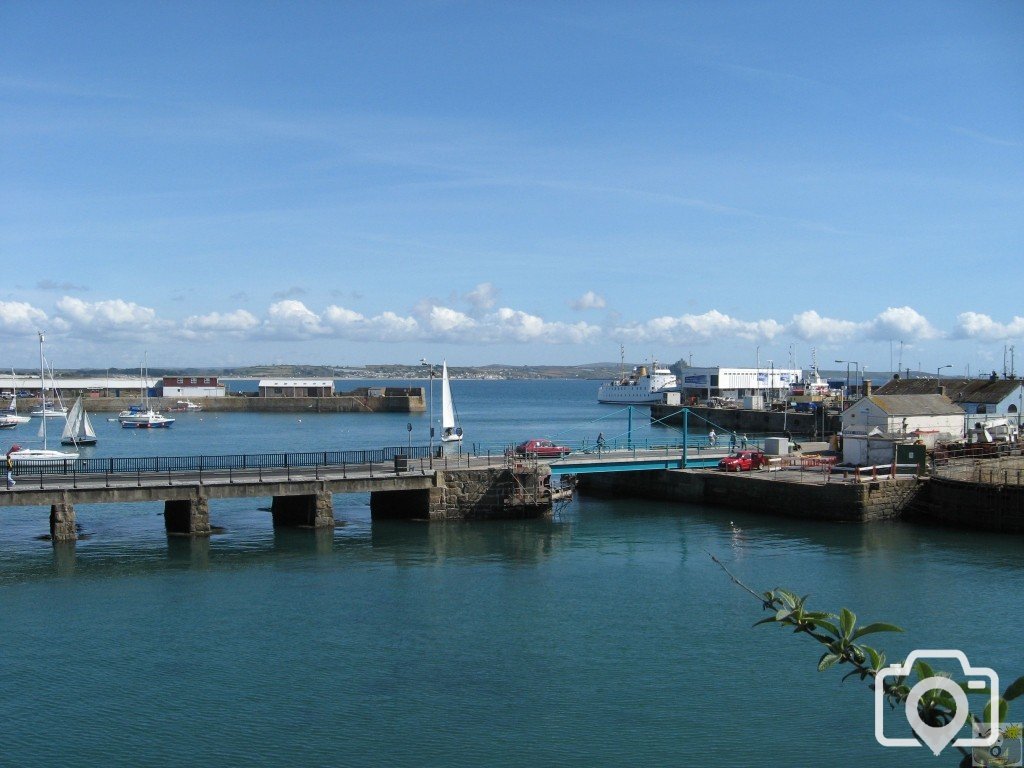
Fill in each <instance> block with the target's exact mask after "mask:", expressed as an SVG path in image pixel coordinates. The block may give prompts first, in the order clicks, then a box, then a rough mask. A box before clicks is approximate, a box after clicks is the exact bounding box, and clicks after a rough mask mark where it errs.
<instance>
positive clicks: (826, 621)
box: [708, 553, 1024, 765]
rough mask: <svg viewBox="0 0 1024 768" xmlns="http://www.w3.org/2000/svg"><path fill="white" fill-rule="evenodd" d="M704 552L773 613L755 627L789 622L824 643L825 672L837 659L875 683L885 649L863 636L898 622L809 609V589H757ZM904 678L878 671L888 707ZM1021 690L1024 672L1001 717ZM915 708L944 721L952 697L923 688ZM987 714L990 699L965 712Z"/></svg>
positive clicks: (929, 719) (917, 670) (821, 663)
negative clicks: (974, 710) (982, 707)
mask: <svg viewBox="0 0 1024 768" xmlns="http://www.w3.org/2000/svg"><path fill="white" fill-rule="evenodd" d="M708 555H709V557H711V559H712V560H713V561H714V562H715V563H716V564H717V565H718V566H719V567H720V568H721V569H722V570H723V571H725V573H726V574H727V575H728V576H729V578H730V579H731V580H732V582H733V583H734V584H736V585H737V586H739V587H740V588H741V589H743V590H744V591H745V592H747V593H748V594H750V595H751V596H752V597H754V598H755V599H756V600H757V601H758V602H760V603H761V607H762V609H763V610H765V611H768V612H770V613H771V615H770V616H766V617H765V618H763V619H761V620H760V621H757V622H755V623H754V626H755V627H756V626H758V625H760V624H779V625H781V626H784V627H786V628H792V630H793V633H794V634H802V635H806V636H808V637H810V638H812V639H813V640H815V641H816V642H817V643H819V644H820V645H822V646H824V651H823V653H822V654H821V657H820V658H819V659H818V671H819V672H824V671H825V670H827V669H829V668H830V667H833V666H835V665H837V664H838V665H842V664H848V665H850V667H852V669H851V670H850V671H849V672H847V673H846V674H845V675H844V676H843V680H844V681H845V680H847V679H848V678H851V677H858V678H859V679H860V680H862V681H864V680H868V679H870V682H869V684H868V685H869V687H870V688H871V689H872V690H874V688H875V686H876V685H878V684H879V673H880V672H884V671H885V670H886V657H885V653H883V652H882V651H879V650H877V649H875V648H873V647H872V646H869V645H866V644H865V643H864V642H862V640H861V638H864V637H866V636H868V635H873V634H878V633H882V632H902V631H903V629H902V628H901V627H898V626H896V625H895V624H887V623H885V622H874V623H872V624H865V625H863V626H857V615H856V614H855V613H854V612H853V611H851V610H849V609H847V608H842V609H840V611H839V613H838V614H835V613H828V612H825V611H812V610H810V609H809V608H808V606H807V598H808V596H807V595H804V596H803V597H798V596H797V595H796V594H795V593H793V592H789V591H788V590H785V589H781V588H776V589H773V590H770V591H767V592H757V591H755V590H754V589H751V588H750V587H749V586H747V585H746V584H744V583H743V582H742V581H740V580H739V579H738V578H736V576H735V575H734V574H733V573H732V571H730V570H729V569H728V568H727V567H726V566H725V564H724V563H723V562H722V561H721V560H719V559H718V558H717V557H715V556H714V555H712V554H711V553H708ZM913 672H914V674H915V675H916V676H917V678H918V679H919V680H925V679H928V678H931V677H936V676H941V677H950V675H949V674H948V673H946V672H941V671H940V672H935V671H934V670H933V669H932V668H931V667H930V666H929V665H928V664H927V663H926V662H924V661H922V660H918V661H917V662H916V663H915V664H914V668H913ZM907 679H908V677H907V676H906V675H903V676H894V675H891V674H890V675H886V674H883V675H881V678H880V684H881V685H882V694H883V697H884V698H885V700H886V702H887V703H888V704H889V706H890V707H892V708H895V707H897V706H899V705H901V704H905V703H906V701H907V699H908V698H909V697H910V691H911V688H912V686H910V685H909V684H908V682H907ZM959 686H960V687H961V688H962V689H963V690H964V692H965V693H970V694H977V693H980V694H985V695H986V696H989V695H990V694H991V692H990V691H989V690H988V689H987V688H985V689H976V688H969V687H968V684H967V681H963V682H960V683H959ZM1021 695H1024V677H1020V678H1018V679H1017V680H1015V681H1014V682H1013V683H1011V684H1010V686H1009V687H1008V688H1007V689H1006V691H1005V692H1004V693H1003V695H1002V697H1001V698H999V699H998V706H999V722H1000V723H1005V722H1006V713H1007V709H1008V702H1010V701H1012V700H1013V699H1016V698H1018V697H1019V696H1021ZM917 709H918V715H919V717H920V718H921V720H922V721H923V722H924V723H925V724H926V725H929V726H932V727H941V726H944V725H947V724H948V723H950V722H952V721H953V719H954V718H955V716H956V702H955V700H954V698H953V696H952V694H950V693H949V692H948V691H945V690H942V689H932V690H929V691H926V692H925V693H924V695H923V696H922V697H921V699H920V701H919V703H918V705H917ZM991 714H992V713H991V712H990V705H989V706H986V707H985V710H984V713H983V716H982V719H981V720H980V721H978V720H977V718H976V717H975V716H974V715H973V714H969V715H968V719H969V721H970V722H972V723H973V722H976V721H978V722H981V723H990V722H992V720H991ZM1018 735H1019V734H1018ZM958 749H959V750H960V752H961V753H962V754H963V755H964V760H963V762H962V765H970V764H971V754H970V753H969V752H968V751H967V750H965V749H963V748H962V747H960V748H958ZM990 764H991V765H996V764H998V763H996V762H992V763H990Z"/></svg>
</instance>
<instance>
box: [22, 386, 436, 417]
mask: <svg viewBox="0 0 1024 768" xmlns="http://www.w3.org/2000/svg"><path fill="white" fill-rule="evenodd" d="M179 399H184V398H177V397H150V398H149V404H150V405H151V406H152V407H153V409H154V410H157V411H161V412H162V413H167V412H169V411H170V409H171V408H173V407H174V406H175V404H176V403H177V402H178V400H179ZM190 399H191V400H192V402H194V403H195V404H196V405H201V406H203V411H204V412H211V413H309V412H312V413H416V412H423V411H425V410H426V409H427V403H426V398H425V397H424V395H423V390H422V389H420V388H416V389H413V390H412V392H411V393H410V394H393V395H370V394H369V393H368V392H365V391H360V390H355V391H353V392H344V393H339V394H336V395H334V396H333V397H239V396H237V395H227V396H225V397H193V398H190ZM82 402H83V404H84V405H85V409H86V410H87V411H89V412H90V413H108V412H113V413H117V412H119V411H123V410H125V409H127V408H128V407H129V406H132V405H138V404H139V396H138V395H135V396H133V397H131V396H130V397H88V398H84V399H83V401H82ZM29 408H31V405H29V404H25V405H24V406H23V407H21V408H19V409H18V410H19V411H24V413H28V409H29Z"/></svg>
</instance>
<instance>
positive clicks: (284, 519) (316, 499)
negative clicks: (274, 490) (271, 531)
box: [270, 489, 335, 528]
mask: <svg viewBox="0 0 1024 768" xmlns="http://www.w3.org/2000/svg"><path fill="white" fill-rule="evenodd" d="M270 514H271V515H272V516H273V518H274V526H275V527H278V526H287V527H298V528H333V527H334V524H335V523H334V499H333V498H332V495H331V492H330V491H329V490H326V489H323V490H319V491H317V492H316V493H312V494H304V495H301V496H275V497H274V500H273V502H272V503H271V505H270Z"/></svg>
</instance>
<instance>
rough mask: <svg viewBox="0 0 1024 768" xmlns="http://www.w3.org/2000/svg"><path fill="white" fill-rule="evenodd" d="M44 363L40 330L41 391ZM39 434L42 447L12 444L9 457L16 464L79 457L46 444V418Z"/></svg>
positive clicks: (40, 425) (40, 422)
mask: <svg viewBox="0 0 1024 768" xmlns="http://www.w3.org/2000/svg"><path fill="white" fill-rule="evenodd" d="M43 371H44V363H43V332H42V331H40V332H39V386H40V391H42V390H43V388H44V387H45V379H44V374H43ZM60 407H61V409H63V410H64V415H65V416H66V415H67V409H66V408H64V406H60ZM39 436H40V437H41V438H43V447H42V448H22V447H21V446H20V445H12V446H11V450H9V451H8V452H7V456H8V458H10V460H11V461H12V462H14V463H16V464H40V463H45V462H51V461H65V460H67V459H77V458H78V454H77V453H70V452H66V451H56V450H53V449H52V448H47V446H46V419H45V418H42V419H40V420H39Z"/></svg>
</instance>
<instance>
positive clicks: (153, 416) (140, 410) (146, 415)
mask: <svg viewBox="0 0 1024 768" xmlns="http://www.w3.org/2000/svg"><path fill="white" fill-rule="evenodd" d="M143 360H144V362H143V364H142V365H141V366H139V380H140V389H141V390H142V405H141V406H138V405H133V406H131V407H130V408H129V409H128V410H127V411H121V412H120V413H119V414H117V420H118V421H120V422H121V426H122V427H124V428H125V429H162V428H166V427H170V426H171V424H173V423H174V419H172V418H171V417H170V416H164V415H163V414H162V413H158V412H157V411H154V410H153V409H152V408H151V407H150V406H149V390H148V389H147V387H146V367H147V366H146V364H145V358H143Z"/></svg>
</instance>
